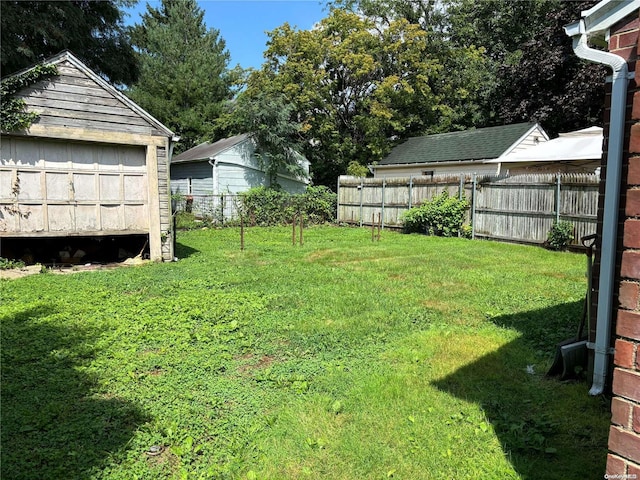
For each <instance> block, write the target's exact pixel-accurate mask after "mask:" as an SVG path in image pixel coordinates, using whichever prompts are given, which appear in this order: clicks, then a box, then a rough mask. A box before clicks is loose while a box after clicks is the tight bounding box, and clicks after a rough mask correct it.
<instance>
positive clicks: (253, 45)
mask: <svg viewBox="0 0 640 480" xmlns="http://www.w3.org/2000/svg"><path fill="white" fill-rule="evenodd" d="M147 3H149V4H150V5H151V6H152V7H155V8H157V7H158V6H159V5H160V2H159V1H156V0H153V1H149V2H147V1H144V0H141V1H140V2H139V3H138V5H136V6H135V7H134V8H132V9H129V10H128V12H129V13H130V17H129V18H128V19H126V23H128V24H133V23H140V13H144V12H146V10H147V8H146V5H147ZM198 4H199V5H200V8H201V9H202V10H203V11H204V12H205V16H204V20H205V23H206V25H207V27H208V28H215V29H217V30H220V35H221V36H222V38H223V39H224V40H225V42H226V44H227V50H229V53H230V54H231V62H230V64H229V66H230V67H234V66H235V65H236V64H240V66H241V67H243V68H249V67H253V68H259V67H260V66H261V65H262V62H263V57H262V54H263V52H264V51H265V50H266V43H267V39H268V37H267V34H266V32H268V31H271V30H274V29H275V28H276V27H279V26H280V25H282V24H283V23H285V22H288V23H289V24H290V25H292V26H296V27H298V29H301V30H308V29H310V28H311V27H313V25H314V24H315V23H317V22H318V21H320V20H321V19H323V18H324V17H326V16H327V15H328V11H327V10H326V8H325V4H324V2H321V1H320V0H200V1H199V2H198Z"/></svg>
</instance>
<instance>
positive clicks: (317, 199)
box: [300, 185, 338, 224]
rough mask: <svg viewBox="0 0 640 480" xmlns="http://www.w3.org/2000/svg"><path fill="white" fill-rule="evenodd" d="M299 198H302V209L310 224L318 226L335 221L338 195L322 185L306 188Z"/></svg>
mask: <svg viewBox="0 0 640 480" xmlns="http://www.w3.org/2000/svg"><path fill="white" fill-rule="evenodd" d="M300 197H302V207H303V209H304V212H305V214H306V215H307V218H308V220H309V222H310V223H316V224H320V223H330V222H334V221H335V219H336V209H337V204H338V195H337V194H336V193H334V192H332V191H331V190H330V189H329V187H325V186H323V185H318V186H317V187H308V188H307V190H306V191H305V192H304V193H303V194H301V195H300Z"/></svg>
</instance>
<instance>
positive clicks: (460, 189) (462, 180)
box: [458, 173, 464, 200]
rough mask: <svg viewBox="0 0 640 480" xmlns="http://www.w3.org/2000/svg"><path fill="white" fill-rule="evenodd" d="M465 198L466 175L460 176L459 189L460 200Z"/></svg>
mask: <svg viewBox="0 0 640 480" xmlns="http://www.w3.org/2000/svg"><path fill="white" fill-rule="evenodd" d="M462 197H464V173H461V174H460V186H459V187H458V200H462Z"/></svg>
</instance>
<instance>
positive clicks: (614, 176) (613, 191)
mask: <svg viewBox="0 0 640 480" xmlns="http://www.w3.org/2000/svg"><path fill="white" fill-rule="evenodd" d="M565 31H566V32H567V35H569V36H570V37H572V38H573V51H574V52H575V54H576V55H577V56H578V57H580V58H583V59H585V60H589V61H590V62H594V63H599V64H602V65H606V66H608V67H610V68H611V69H612V70H613V77H612V78H613V81H612V89H611V113H610V126H609V147H608V150H607V178H606V180H605V194H604V213H603V225H602V239H601V246H600V279H599V284H598V289H599V293H598V299H599V300H598V309H597V318H598V323H597V326H596V341H595V356H594V364H593V383H592V386H591V390H589V394H590V395H600V394H601V393H602V392H603V391H604V388H605V383H606V379H607V371H608V362H609V355H610V354H611V352H610V347H609V344H610V342H611V317H612V311H613V290H614V281H615V265H616V239H617V230H618V207H619V203H620V202H619V200H620V182H621V179H622V151H623V148H624V145H623V144H624V123H625V111H626V99H627V74H628V67H627V62H626V61H625V59H624V58H622V57H620V56H619V55H615V54H613V53H610V52H603V51H601V50H595V49H593V48H590V47H589V45H588V43H587V31H586V27H585V22H584V19H581V20H580V21H579V22H577V23H574V24H572V25H568V26H566V27H565Z"/></svg>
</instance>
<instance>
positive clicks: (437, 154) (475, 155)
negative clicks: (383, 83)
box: [379, 123, 535, 165]
mask: <svg viewBox="0 0 640 480" xmlns="http://www.w3.org/2000/svg"><path fill="white" fill-rule="evenodd" d="M534 126H535V123H517V124H513V125H502V126H498V127H487V128H478V129H476V130H464V131H460V132H450V133H439V134H436V135H427V136H425V137H412V138H409V139H408V140H407V141H406V142H404V143H401V144H400V145H398V146H396V147H395V148H394V149H393V150H391V153H389V155H388V156H387V157H386V158H384V159H382V160H381V161H380V163H379V164H380V165H398V164H406V163H431V162H454V161H465V160H466V161H469V160H490V159H493V158H498V157H499V156H500V155H502V154H503V153H504V152H505V151H506V150H507V149H508V148H509V147H511V146H512V145H513V144H514V143H515V142H517V141H518V140H519V139H520V138H522V136H523V135H524V134H525V133H527V132H528V131H529V130H530V129H531V128H533V127H534Z"/></svg>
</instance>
